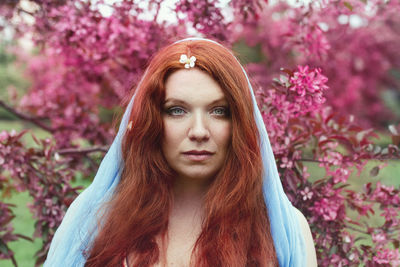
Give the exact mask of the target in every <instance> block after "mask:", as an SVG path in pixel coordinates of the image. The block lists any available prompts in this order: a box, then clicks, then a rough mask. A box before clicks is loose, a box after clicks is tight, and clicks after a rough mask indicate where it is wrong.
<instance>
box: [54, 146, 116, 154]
mask: <svg viewBox="0 0 400 267" xmlns="http://www.w3.org/2000/svg"><path fill="white" fill-rule="evenodd" d="M108 149H109V147H108V146H95V147H90V148H65V149H61V150H58V151H56V152H57V153H58V154H59V155H68V154H90V153H93V152H107V151H108Z"/></svg>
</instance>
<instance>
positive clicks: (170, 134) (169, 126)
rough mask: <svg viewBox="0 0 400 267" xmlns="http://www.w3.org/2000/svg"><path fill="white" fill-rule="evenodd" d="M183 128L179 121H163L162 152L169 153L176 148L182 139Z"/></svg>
mask: <svg viewBox="0 0 400 267" xmlns="http://www.w3.org/2000/svg"><path fill="white" fill-rule="evenodd" d="M183 135H184V129H183V127H182V125H180V124H179V123H174V122H172V121H164V133H163V141H162V146H163V152H164V154H171V152H172V150H177V149H178V146H179V144H180V143H181V142H182V140H183V138H184V137H183Z"/></svg>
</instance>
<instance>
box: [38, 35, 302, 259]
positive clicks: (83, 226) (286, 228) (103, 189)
mask: <svg viewBox="0 0 400 267" xmlns="http://www.w3.org/2000/svg"><path fill="white" fill-rule="evenodd" d="M190 40H203V41H209V42H213V43H216V42H215V41H212V40H209V39H203V38H187V39H183V40H180V41H178V42H184V41H190ZM217 44H218V43H217ZM242 69H243V68H242ZM243 72H244V74H245V75H246V78H247V82H248V85H249V88H250V91H251V94H252V99H253V106H254V119H255V121H256V124H257V129H258V132H259V135H260V140H261V142H260V150H261V155H262V160H263V170H264V171H263V192H264V199H265V204H266V206H267V208H268V216H269V220H270V227H271V233H272V237H273V240H274V246H275V250H276V254H277V257H278V261H279V266H280V267H289V266H292V267H303V266H305V265H306V257H305V256H306V255H305V254H306V252H305V245H304V239H303V235H302V232H301V229H300V226H299V222H298V218H297V213H296V212H295V210H294V207H293V206H292V204H291V203H290V201H289V200H288V198H287V196H286V194H285V192H284V191H283V188H282V184H281V181H280V178H279V174H278V170H277V167H276V162H275V157H274V154H273V152H272V148H271V144H270V142H269V138H268V134H267V131H266V129H265V125H264V122H263V119H262V116H261V112H260V110H259V109H258V106H257V102H256V98H255V95H254V92H253V88H252V86H251V84H250V81H249V78H248V76H247V74H246V71H245V70H244V69H243ZM144 76H145V75H144ZM138 88H140V86H138ZM134 98H135V96H133V97H132V99H131V100H130V102H129V105H128V107H127V108H126V111H125V113H124V116H123V118H122V121H121V124H120V127H119V130H118V134H117V136H116V137H115V139H114V141H113V143H112V145H111V147H110V149H109V150H108V152H107V154H106V155H105V157H104V159H103V160H102V162H101V164H100V167H99V170H98V172H97V174H96V176H95V178H94V180H93V182H92V184H91V185H90V186H89V187H88V188H86V189H85V190H84V191H83V192H82V193H81V194H80V195H79V196H78V197H77V198H76V199H75V200H74V202H73V203H72V204H71V206H70V207H69V209H68V211H67V213H66V214H65V217H64V219H63V221H62V223H61V225H60V226H59V228H58V229H57V231H56V233H55V235H54V238H53V240H52V243H51V245H50V250H49V253H48V255H47V259H46V261H45V263H44V267H59V266H71V267H72V266H73V267H78V266H84V264H85V262H86V259H85V258H84V256H83V254H82V252H83V251H84V250H85V249H86V248H87V247H88V246H89V245H90V244H91V243H92V242H93V241H94V237H95V235H96V231H94V232H93V229H96V224H97V221H96V218H97V216H96V212H97V211H98V210H99V208H100V207H101V205H102V204H103V203H105V202H106V201H107V200H109V199H110V198H111V197H112V195H113V192H114V189H115V187H116V186H117V184H118V182H119V180H120V176H121V172H122V169H123V160H122V154H121V141H122V138H123V135H124V133H125V131H126V128H127V124H128V120H129V117H130V111H131V109H132V106H133V102H134Z"/></svg>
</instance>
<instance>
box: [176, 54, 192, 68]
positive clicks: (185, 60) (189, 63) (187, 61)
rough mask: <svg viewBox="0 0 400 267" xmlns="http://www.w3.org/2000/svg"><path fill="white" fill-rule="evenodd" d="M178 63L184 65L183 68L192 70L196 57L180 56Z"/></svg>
mask: <svg viewBox="0 0 400 267" xmlns="http://www.w3.org/2000/svg"><path fill="white" fill-rule="evenodd" d="M179 62H180V63H182V64H185V68H187V69H188V68H193V67H194V63H195V62H196V57H195V56H191V57H190V58H188V57H187V55H185V54H182V55H181V58H180V59H179Z"/></svg>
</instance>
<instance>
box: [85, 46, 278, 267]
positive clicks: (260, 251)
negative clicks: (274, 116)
mask: <svg viewBox="0 0 400 267" xmlns="http://www.w3.org/2000/svg"><path fill="white" fill-rule="evenodd" d="M181 54H187V55H188V57H190V56H192V55H194V56H196V58H197V60H196V68H199V69H201V70H202V71H204V72H206V73H208V74H209V75H210V76H211V77H213V78H214V79H215V80H216V81H217V82H218V84H219V85H220V87H221V89H222V91H223V92H224V94H225V97H226V99H227V101H228V104H229V107H230V113H231V120H232V138H231V143H230V145H229V149H228V153H227V156H226V160H225V163H224V165H223V166H222V168H221V170H220V171H219V173H218V174H217V176H216V177H215V179H214V180H213V181H212V182H211V184H210V187H209V189H208V191H207V193H206V196H205V200H204V212H205V213H204V214H205V217H204V219H203V222H202V230H201V233H200V235H199V237H198V239H197V241H196V243H195V246H194V249H193V252H192V257H191V263H192V265H193V266H233V267H235V266H238V267H239V266H240V267H241V266H277V265H278V261H277V257H276V253H275V248H274V244H273V239H272V236H271V232H270V225H269V219H268V212H267V208H266V206H265V201H264V196H263V191H262V184H263V181H262V172H263V169H262V159H261V155H260V148H259V142H260V140H259V137H258V132H257V130H256V129H257V126H256V123H255V120H254V116H253V102H252V98H251V93H250V89H249V86H248V82H247V77H246V75H245V74H244V72H243V70H242V67H241V65H240V63H239V62H238V61H237V60H236V58H235V57H234V56H233V54H232V52H231V51H230V50H228V49H227V48H225V47H223V46H222V45H219V44H216V43H213V42H209V41H204V40H188V41H182V42H178V43H174V44H172V45H169V46H167V47H165V48H163V49H162V50H160V51H159V52H158V53H157V54H156V55H154V57H153V58H152V60H151V61H150V63H149V66H148V68H147V70H146V72H145V74H144V76H143V78H142V80H141V82H140V83H139V85H138V87H137V88H136V95H135V100H134V104H133V107H132V111H131V115H130V121H131V122H132V130H131V131H126V133H125V136H124V139H123V142H122V156H123V160H124V162H125V165H124V169H123V171H122V174H121V180H120V182H119V184H118V186H117V188H116V190H115V193H114V195H113V198H112V199H111V200H110V201H109V202H108V203H107V204H106V205H104V206H103V209H104V210H105V211H106V212H105V215H104V216H102V218H101V219H99V222H98V226H99V230H98V233H97V236H96V238H95V239H94V241H93V243H92V245H91V247H90V248H89V249H88V250H87V254H88V259H87V261H86V264H85V266H87V267H89V266H118V265H119V264H121V261H122V259H123V257H124V255H126V253H134V254H135V262H134V264H133V266H150V265H153V264H155V263H157V262H158V261H159V260H160V253H161V251H160V248H159V247H158V245H157V242H156V238H157V237H160V236H161V237H163V236H165V234H166V232H167V228H168V218H169V212H170V209H171V203H172V201H173V195H172V183H173V179H174V171H173V170H172V169H171V168H170V167H169V165H168V164H167V162H166V160H165V158H164V156H163V154H162V150H161V142H162V138H163V122H162V105H163V101H164V98H165V82H166V79H167V78H168V76H169V75H170V74H171V73H173V72H174V71H176V70H179V69H182V68H184V66H183V64H181V63H179V58H180V55H181ZM132 94H133V93H132ZM130 97H132V96H130ZM164 252H165V251H164ZM131 264H132V263H131Z"/></svg>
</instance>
